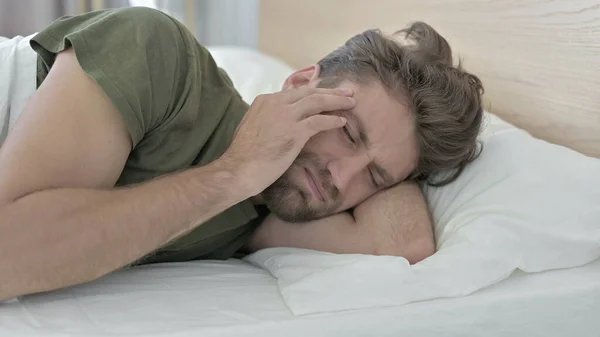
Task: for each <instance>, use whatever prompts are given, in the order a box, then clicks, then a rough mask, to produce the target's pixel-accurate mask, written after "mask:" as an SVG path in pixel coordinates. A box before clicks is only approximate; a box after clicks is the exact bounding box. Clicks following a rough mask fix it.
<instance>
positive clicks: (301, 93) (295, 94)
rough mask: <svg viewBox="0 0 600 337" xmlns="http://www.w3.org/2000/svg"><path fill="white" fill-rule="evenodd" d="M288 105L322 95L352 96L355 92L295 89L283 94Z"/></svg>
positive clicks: (346, 89) (340, 89)
mask: <svg viewBox="0 0 600 337" xmlns="http://www.w3.org/2000/svg"><path fill="white" fill-rule="evenodd" d="M283 94H284V95H285V101H286V102H287V103H290V104H292V103H295V102H297V101H299V100H301V99H303V98H305V97H307V96H310V95H315V94H322V95H337V96H352V95H353V92H352V90H351V89H349V88H313V87H309V86H307V85H305V86H303V87H300V88H294V89H291V90H288V91H285V92H284V93H283Z"/></svg>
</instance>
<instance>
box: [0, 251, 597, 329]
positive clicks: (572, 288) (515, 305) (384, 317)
mask: <svg viewBox="0 0 600 337" xmlns="http://www.w3.org/2000/svg"><path fill="white" fill-rule="evenodd" d="M599 280H600V261H596V262H593V263H590V264H588V265H585V266H582V267H577V268H572V269H563V270H555V271H547V272H542V273H535V274H525V273H521V272H516V273H514V274H513V275H512V276H511V277H509V278H508V279H506V280H504V281H502V282H500V283H498V284H496V285H494V286H491V287H489V288H486V289H484V290H481V291H478V292H476V293H474V294H471V295H469V296H465V297H458V298H448V299H435V300H430V301H424V302H417V303H411V304H407V305H402V306H395V307H378V308H370V309H364V310H352V311H344V312H331V313H324V314H315V315H302V316H295V315H293V314H292V313H291V311H290V310H289V309H288V308H287V307H286V305H285V302H284V301H283V300H282V298H281V295H280V292H279V290H278V287H277V282H276V280H275V279H274V278H273V277H272V276H271V275H270V274H269V273H268V272H266V271H265V270H263V269H260V268H257V267H254V266H252V265H250V264H248V263H246V262H244V261H240V260H229V261H224V262H218V261H202V262H188V263H169V264H162V265H152V266H141V267H137V268H133V269H131V270H127V271H121V272H118V273H115V274H112V275H110V276H108V277H105V278H103V279H101V280H98V281H96V282H92V283H89V284H85V285H80V286H77V287H73V288H70V289H65V290H61V291H57V292H54V293H48V294H40V295H33V296H28V297H23V298H20V299H19V300H13V301H11V302H8V303H2V304H0V336H11V337H25V336H28V337H29V336H41V337H46V336H53V337H58V336H89V337H92V336H99V337H100V336H111V337H117V336H156V337H159V336H160V337H162V336H165V337H166V336H170V337H175V336H186V337H187V336H220V337H226V336H235V337H239V336H284V335H287V336H313V337H317V336H344V337H353V336H380V337H382V336H390V337H391V336H394V337H397V336H420V337H425V336H435V337H445V336H512V337H517V336H527V337H532V336H544V337H553V336H578V337H585V336H599V335H600V320H598V319H597V315H598V312H600V282H599Z"/></svg>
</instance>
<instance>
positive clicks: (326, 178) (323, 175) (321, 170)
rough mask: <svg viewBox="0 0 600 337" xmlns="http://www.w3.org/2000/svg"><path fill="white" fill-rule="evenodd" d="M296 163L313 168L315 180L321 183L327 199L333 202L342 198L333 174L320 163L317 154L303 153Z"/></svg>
mask: <svg viewBox="0 0 600 337" xmlns="http://www.w3.org/2000/svg"><path fill="white" fill-rule="evenodd" d="M296 163H297V164H299V165H300V166H304V167H309V168H311V169H312V170H311V172H312V173H314V174H315V178H316V179H318V180H319V182H320V183H321V187H322V189H323V193H325V194H326V195H325V197H328V198H330V199H332V200H337V199H338V198H339V197H340V190H339V189H338V188H337V187H336V186H335V185H334V184H333V179H332V177H331V173H330V172H329V170H328V169H327V168H326V167H325V165H322V164H321V162H320V161H319V157H318V156H317V155H315V154H312V153H309V152H305V151H301V152H300V154H299V155H298V157H297V158H296Z"/></svg>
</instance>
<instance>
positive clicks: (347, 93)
mask: <svg viewBox="0 0 600 337" xmlns="http://www.w3.org/2000/svg"><path fill="white" fill-rule="evenodd" d="M340 91H341V92H342V93H343V94H345V95H351V94H352V89H349V88H340Z"/></svg>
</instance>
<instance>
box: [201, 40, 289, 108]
mask: <svg viewBox="0 0 600 337" xmlns="http://www.w3.org/2000/svg"><path fill="white" fill-rule="evenodd" d="M207 49H208V50H209V51H210V53H211V55H212V56H213V58H214V59H215V62H216V63H217V65H218V66H219V67H221V68H223V70H225V72H227V74H228V75H229V77H230V78H231V81H232V82H233V85H234V86H235V88H236V89H237V90H238V92H239V93H240V95H241V96H242V98H243V99H244V101H246V102H247V103H252V101H254V98H255V97H256V96H258V95H260V94H269V93H273V92H277V91H280V90H281V87H282V86H283V83H284V81H285V79H286V78H287V77H288V76H289V75H291V74H292V72H294V69H293V68H291V67H290V66H288V65H287V64H285V63H284V62H283V61H281V60H279V59H277V58H275V57H272V56H269V55H267V54H265V53H262V52H260V51H258V50H254V49H250V48H245V47H234V46H211V47H207Z"/></svg>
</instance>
